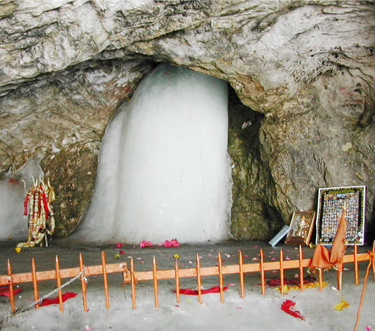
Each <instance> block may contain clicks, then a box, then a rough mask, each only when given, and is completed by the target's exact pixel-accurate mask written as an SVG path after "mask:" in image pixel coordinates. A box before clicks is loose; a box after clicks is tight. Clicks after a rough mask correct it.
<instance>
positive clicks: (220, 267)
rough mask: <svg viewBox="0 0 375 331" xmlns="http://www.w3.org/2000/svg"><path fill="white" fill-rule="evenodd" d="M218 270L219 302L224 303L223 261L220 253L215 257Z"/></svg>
mask: <svg viewBox="0 0 375 331" xmlns="http://www.w3.org/2000/svg"><path fill="white" fill-rule="evenodd" d="M217 261H218V269H219V288H220V302H221V303H224V292H223V259H222V257H221V253H219V254H218V256H217Z"/></svg>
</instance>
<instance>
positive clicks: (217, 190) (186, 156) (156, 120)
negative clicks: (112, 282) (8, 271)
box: [78, 64, 232, 243]
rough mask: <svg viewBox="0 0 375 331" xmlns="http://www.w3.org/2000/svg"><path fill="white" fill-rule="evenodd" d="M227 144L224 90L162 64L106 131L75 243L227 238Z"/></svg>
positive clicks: (212, 80)
mask: <svg viewBox="0 0 375 331" xmlns="http://www.w3.org/2000/svg"><path fill="white" fill-rule="evenodd" d="M227 140H228V90H227V84H226V83H225V82H224V81H221V80H219V79H217V78H214V77H211V76H207V75H204V74H200V73H197V72H194V71H191V70H188V69H185V68H179V67H171V66H168V65H164V64H163V65H160V66H159V67H158V68H157V69H155V70H154V71H153V72H152V73H151V74H150V75H149V76H148V77H147V78H146V79H145V80H144V81H143V82H142V83H141V84H140V86H139V87H138V88H137V90H136V92H135V93H134V95H133V98H132V100H131V101H130V102H128V103H127V104H124V105H123V106H121V108H120V110H119V112H118V113H117V115H116V116H115V118H114V119H113V121H112V122H111V123H110V125H109V126H108V128H107V130H106V133H105V137H104V140H103V146H102V151H101V155H100V159H99V169H98V179H97V183H96V188H95V193H94V196H93V199H92V203H91V206H90V208H89V210H88V212H87V213H86V215H85V217H84V220H83V222H82V224H81V225H80V227H79V228H78V237H80V238H85V240H89V241H109V240H117V241H126V242H131V243H138V242H139V241H141V240H150V241H153V242H154V243H158V242H161V241H164V240H166V239H169V240H170V239H172V238H177V239H178V240H179V241H180V242H203V241H207V240H221V239H225V238H227V237H228V234H229V218H230V208H231V203H232V199H231V167H230V159H229V156H228V154H227Z"/></svg>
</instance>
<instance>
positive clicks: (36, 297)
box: [31, 258, 39, 308]
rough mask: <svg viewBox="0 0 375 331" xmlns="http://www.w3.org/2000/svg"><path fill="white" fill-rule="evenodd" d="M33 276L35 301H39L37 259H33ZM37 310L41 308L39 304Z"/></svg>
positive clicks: (36, 305) (36, 306)
mask: <svg viewBox="0 0 375 331" xmlns="http://www.w3.org/2000/svg"><path fill="white" fill-rule="evenodd" d="M31 274H32V278H33V289H34V301H38V300H39V290H38V281H37V276H36V263H35V259H34V258H32V259H31ZM35 308H39V304H38V303H37V304H35Z"/></svg>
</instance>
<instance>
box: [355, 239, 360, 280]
mask: <svg viewBox="0 0 375 331" xmlns="http://www.w3.org/2000/svg"><path fill="white" fill-rule="evenodd" d="M354 284H355V285H358V284H359V269H358V246H357V244H354Z"/></svg>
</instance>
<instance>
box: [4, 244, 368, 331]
mask: <svg viewBox="0 0 375 331" xmlns="http://www.w3.org/2000/svg"><path fill="white" fill-rule="evenodd" d="M16 244H17V242H16V241H12V240H7V241H0V275H5V274H6V273H7V260H8V259H10V261H11V263H12V269H13V273H22V272H30V271H31V258H32V257H34V258H35V261H36V268H37V271H44V270H54V268H55V256H56V255H57V256H59V260H60V268H71V267H78V265H79V258H78V256H79V253H82V254H83V257H84V263H85V265H87V266H92V265H100V264H101V251H103V250H104V251H105V252H106V261H107V264H110V263H119V262H129V257H130V256H132V257H133V258H134V261H135V270H136V271H145V270H150V271H151V270H152V259H153V257H154V256H155V257H156V260H157V267H158V270H161V269H173V268H174V257H173V255H174V254H178V255H179V267H180V268H181V269H182V268H194V267H195V266H196V256H197V254H199V256H200V257H201V266H202V267H205V266H215V265H216V264H217V255H218V253H219V252H221V254H222V258H223V265H230V264H237V263H238V251H239V250H241V251H242V253H243V256H244V263H259V254H260V249H263V251H264V256H265V262H267V261H278V260H279V252H280V250H281V249H282V250H283V252H284V259H285V260H289V259H297V258H298V248H297V247H295V246H286V245H284V244H279V245H277V246H275V247H271V246H270V245H268V243H267V242H261V241H225V242H217V243H204V244H181V245H180V246H179V247H168V248H167V247H159V246H153V247H145V248H141V247H139V246H138V245H126V244H124V245H122V247H119V248H118V247H116V244H115V243H113V244H103V245H100V246H99V245H97V246H94V245H87V244H78V243H75V244H70V243H67V242H66V241H65V240H64V239H59V238H57V239H54V240H53V241H52V243H51V244H50V245H49V247H39V246H38V247H34V248H24V249H22V251H21V252H20V253H16V252H15V247H16ZM369 249H371V247H370V246H369V245H365V246H360V247H359V249H358V251H359V253H361V252H366V251H367V250H369ZM120 251H121V254H120ZM313 252H314V249H313V248H310V247H308V246H305V247H303V255H304V258H310V257H312V255H313ZM352 252H353V247H348V248H347V252H346V253H347V254H352ZM117 254H119V255H117ZM367 264H368V262H367V261H364V262H360V263H359V270H360V285H359V286H355V285H354V271H353V269H354V268H353V264H351V263H349V264H345V266H344V267H345V268H344V275H343V290H342V291H336V287H337V281H336V279H337V278H336V272H335V271H334V270H330V271H328V272H326V273H324V281H325V282H327V283H328V284H327V286H326V288H324V290H323V291H322V292H320V291H319V289H317V288H311V289H306V290H305V291H304V292H301V291H299V290H298V291H293V294H292V291H290V292H288V293H286V295H285V296H283V295H281V294H280V293H279V292H278V291H277V290H276V289H275V288H274V287H270V286H267V287H266V295H265V296H262V295H261V287H260V286H259V283H260V275H259V273H251V274H246V275H245V294H246V297H245V298H244V299H242V298H241V297H240V286H239V277H238V275H224V284H225V285H227V284H229V285H230V286H229V290H227V291H226V292H224V298H225V300H226V305H227V307H228V306H229V307H230V309H231V308H233V309H236V310H239V309H242V308H244V309H245V308H246V307H247V306H250V307H252V306H254V305H258V304H260V305H263V304H266V305H271V306H272V305H273V304H279V303H280V302H282V300H285V299H291V300H296V301H297V303H298V302H301V301H299V300H303V302H305V300H306V295H307V297H309V294H308V293H310V299H311V300H312V302H311V303H310V305H307V306H303V304H302V303H300V308H303V309H302V311H304V313H305V314H306V313H309V314H310V324H309V325H310V326H311V325H316V323H318V320H319V317H318V316H319V312H314V313H312V312H309V309H311V307H313V306H314V305H315V306H316V305H317V303H316V302H315V301H316V300H317V299H319V300H325V304H330V305H331V306H332V305H333V303H337V302H340V296H341V294H342V295H343V296H348V297H349V298H351V297H352V296H353V298H355V299H351V300H352V301H353V300H354V301H355V302H352V304H353V306H352V307H351V312H350V314H351V317H350V321H353V319H355V318H354V316H355V315H356V311H357V307H356V305H357V304H358V300H359V296H360V293H361V290H362V283H363V277H364V274H365V269H366V266H367ZM296 274H298V269H290V270H285V278H286V279H293V278H295V276H296ZM306 275H307V273H306V272H305V276H306ZM278 277H279V272H277V271H267V272H266V280H270V279H277V278H278ZM372 280H373V278H372V275H371V274H370V278H369V281H368V284H369V287H370V289H369V290H368V291H372V294H371V295H370V299H369V300H370V302H372V306H373V303H374V302H375V299H374V289H375V283H374V282H373V281H372ZM66 281H67V279H63V282H62V283H63V284H64V282H66ZM109 284H110V301H111V309H109V310H108V311H112V314H115V315H116V313H115V312H119V311H122V312H124V311H126V312H129V311H130V312H133V313H132V314H138V315H134V316H132V318H134V319H136V317H137V316H138V317H140V316H141V315H140V314H143V313H144V312H145V311H144V309H146V308H147V310H151V315H150V316H151V317H150V319H148V317H144V318H143V317H142V318H143V322H142V323H145V326H146V328H145V329H146V330H159V329H160V330H162V329H163V330H164V329H165V327H166V326H165V325H164V324H163V323H167V322H165V321H164V322H161V321H159V319H158V316H157V315H155V314H156V313H155V309H156V308H154V292H153V283H152V281H146V282H138V284H137V309H136V310H134V311H133V310H132V304H131V290H130V286H129V285H125V286H123V284H122V278H121V274H111V275H109ZM218 284H219V281H218V277H217V276H212V277H202V286H203V288H205V289H207V288H210V287H213V286H217V285H218ZM38 285H39V291H40V296H43V295H45V294H46V293H48V292H50V291H51V290H53V289H54V288H55V287H56V282H55V281H44V282H39V283H38ZM16 286H17V287H18V286H19V287H21V288H22V290H23V291H22V292H20V294H17V296H16V308H22V307H25V306H27V305H29V304H30V303H32V302H33V288H32V284H29V283H22V284H18V285H16ZM80 286H81V283H80V281H79V280H78V281H75V282H73V283H72V284H70V285H69V286H67V287H66V288H65V289H64V292H75V293H78V297H77V298H74V299H71V300H67V301H66V302H65V303H64V305H65V307H67V308H66V309H67V310H68V311H69V309H70V313H69V314H70V315H72V314H73V313H72V312H73V310H74V311H75V309H76V308H69V307H77V306H78V309H79V310H83V309H82V300H81V299H78V298H79V297H80V293H81V288H80ZM196 287H197V280H196V278H193V277H192V278H184V279H181V288H190V289H196ZM87 289H88V304H89V307H90V309H91V310H95V309H99V307H101V308H102V309H103V311H106V309H105V300H104V291H103V277H102V276H90V277H89V279H88V283H87ZM173 290H174V280H173V279H171V280H160V281H159V298H160V299H159V302H160V308H158V309H159V310H158V311H159V312H160V311H164V310H165V309H167V310H168V311H169V313H170V312H171V311H170V310H172V312H174V310H178V309H179V308H183V307H184V305H192V304H198V301H197V300H198V299H197V297H194V296H183V295H182V296H181V303H178V304H177V303H176V299H175V294H173V293H172V292H173ZM346 291H348V292H347V294H346ZM349 293H350V296H349ZM301 296H302V298H303V299H301ZM322 296H328V297H327V298H325V297H322ZM324 298H325V299H324ZM203 300H204V302H203V306H205V307H207V306H213V305H214V306H215V307H216V305H218V304H220V298H219V294H207V295H204V296H203ZM254 300H255V301H254ZM70 301H71V302H70ZM79 302H81V304H79ZM95 305H96V306H95ZM198 306H201V305H199V304H198ZM224 306H225V305H224ZM51 307H53V308H50V306H49V307H43V309H47V308H48V309H49V310H51V309H54V312H53V314H52V315H53V316H55V314H56V312H58V310H59V309H58V305H57V306H56V305H54V306H51ZM112 307H114V308H112ZM116 307H117V308H116ZM163 307H164V308H163ZM189 307H190V306H189ZM189 307H186V309H180V310H178V311H179V312H180V313H182V314H188V313H189V314H190V313H191V312H190V311H189V309H190V308H189ZM265 307H266V306H265ZM215 309H216V308H215ZM218 309H219V308H218ZM220 309H223V308H220ZM262 309H263V308H262ZM264 309H266V308H264ZM296 309H298V307H297V308H296ZM39 310H40V309H37V310H35V309H32V310H31V312H25V313H22V314H19V316H21V317H18V315H16V316H15V317H13V318H12V319H10V321H11V322H10V324H7V326H8V327H9V330H13V329H12V327H14V329H17V328H16V327H17V325H18V324H17V323H21V322H17V321H18V320H19V321H21V320H22V319H25V318H27V319H29V317H30V320H29V322H30V323H31V324H32V325H31V324H30V325H31V326H30V327H31V328H32V326H36V325H38V322H37V320H36V319H37V317H35V316H37V314H40V313H34V315H33V313H32V311H39ZM101 311H102V310H100V313H99V312H98V314H99V315H100V314H104V313H102V312H101ZM215 311H216V310H213V311H212V312H210V313H215ZM135 312H136V313H135ZM5 313H9V299H8V298H6V297H1V296H0V320H1V318H4V316H5V315H4V314H5ZM176 313H177V312H176ZM216 313H217V311H216ZM334 313H336V315H337V311H335V310H334ZM107 314H108V313H107ZM192 314H193V315H194V313H192ZM219 314H221V313H219ZM315 314H317V315H315ZM52 315H51V316H52ZM73 315H74V314H73ZM99 315H98V316H99ZM233 315H234V316H236V313H234V314H233ZM22 316H25V317H22ZM27 316H29V317H27ZM32 316H34V317H32ZM56 316H59V315H56ZM79 316H81V315H79ZM82 316H89V315H82ZM142 316H143V315H142ZM345 316H346V315H345ZM211 317H212V316H211ZM331 317H332V316H331ZM331 317H330V316H328V317H327V318H328V321H330V318H331ZM336 317H337V316H336ZM336 317H335V315H333V317H332V318H336ZM51 318H52V317H51ZM55 318H57V317H55ZM59 318H60V317H59ZM70 318H72V317H70ZM79 318H82V317H79ZM288 318H294V317H288ZM347 318H349V317H347ZM227 319H228V320H227V321H226V322H225V323H224V324H221V323H219V322H217V323H219V324H218V325H216V330H221V329H222V330H224V329H227V327H224V325H227V323H229V324H228V325H230V326H232V325H235V323H234V322H233V321H232V322H230V321H231V319H232V315H230V316H229V315H228V316H227ZM294 319H295V318H294ZM86 320H87V322H85V323H86V324H85V323H84V325H83V324H82V323H83V322H82V323H81V324H82V325H80V324H79V323H78V324H74V323H73V322H72V321H69V323H73V324H74V325H73V324H72V325H70V326H69V330H86V329H85V328H84V327H86V326H87V325H90V323H91V324H96V325H97V328H93V327H91V330H99V329H100V330H102V329H105V328H104V327H103V326H101V328H98V324H100V323H102V322H100V323H99V321H98V320H95V319H94V320H93V319H92V318H91V319H90V318H88V319H86ZM53 321H54V322H51V323H55V320H53ZM151 321H153V322H152V323H153V324H152V325H153V326H155V327H151V326H150V324H147V323H151ZM157 321H159V322H157ZM313 321H314V322H313ZM12 323H13V324H12ZM67 323H68V322H67ZM113 323H114V324H113V328H112V329H116V323H115V322H113ZM129 323H130V321H129ZM155 323H156V324H155ZM168 323H171V322H168ZM197 323H198V322H197ZM202 323H207V321H205V318H203V317H202ZM230 323H231V324H230ZM246 323H247V324H246ZM259 323H260V324H259V325H263V324H264V323H265V322H264V321H263V322H262V321H261V320H260V321H259ZM275 323H276V325H277V322H275ZM293 323H294V324H295V323H297V322H296V321H294V320H293ZM314 323H315V324H314ZM327 323H328V324H329V323H331V322H327ZM342 323H344V324H345V321H343V322H342ZM362 323H367V324H369V322H368V321H366V320H364V321H362ZM294 324H293V325H294ZM367 324H366V325H367ZM100 325H102V324H100ZM200 325H201V324H197V326H196V327H197V328H198V329H199V327H200ZM221 325H222V326H223V328H220V326H221ZM245 325H248V322H244V321H242V322H241V320H238V323H237V326H240V329H242V327H243V329H246V330H248V329H251V330H258V329H257V328H245ZM272 325H274V324H272ZM329 325H331V324H329ZM332 325H334V324H332ZM332 325H331V326H329V327H327V328H319V330H344V329H340V328H337V329H336V328H335V326H332ZM18 326H19V325H18ZM147 326H148V327H147ZM306 326H307V324H306V323H305V324H304V326H302V327H304V328H305V329H307V330H310V328H309V327H307V328H306ZM128 327H129V328H128V329H132V328H130V326H128ZM299 327H301V325H299V326H297V325H296V326H295V328H294V327H288V328H289V329H290V330H294V329H295V330H297V329H299ZM0 329H1V325H0ZM5 329H6V330H8V328H5ZM27 329H30V328H27ZM39 329H43V328H39ZM39 329H38V330H39ZM52 329H53V328H50V329H48V330H52ZM67 329H68V328H67ZM108 329H111V328H108ZM118 329H119V330H121V327H119V328H118ZM133 329H134V330H138V328H133ZM133 329H132V330H133ZM139 329H140V328H139ZM180 329H183V330H190V328H189V327H186V328H184V327H180ZM192 329H194V328H191V330H192ZM205 329H207V330H208V329H210V328H205ZM212 329H215V328H214V327H213V328H212ZM312 329H313V328H311V330H312ZM349 329H350V328H349ZM46 330H47V328H46ZM56 330H59V328H57V329H56ZM61 330H64V329H61ZM259 330H265V329H263V328H262V329H259ZM267 330H282V329H278V328H275V329H273V328H272V327H271V326H269V327H268V329H267ZM345 330H346V329H345Z"/></svg>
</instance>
